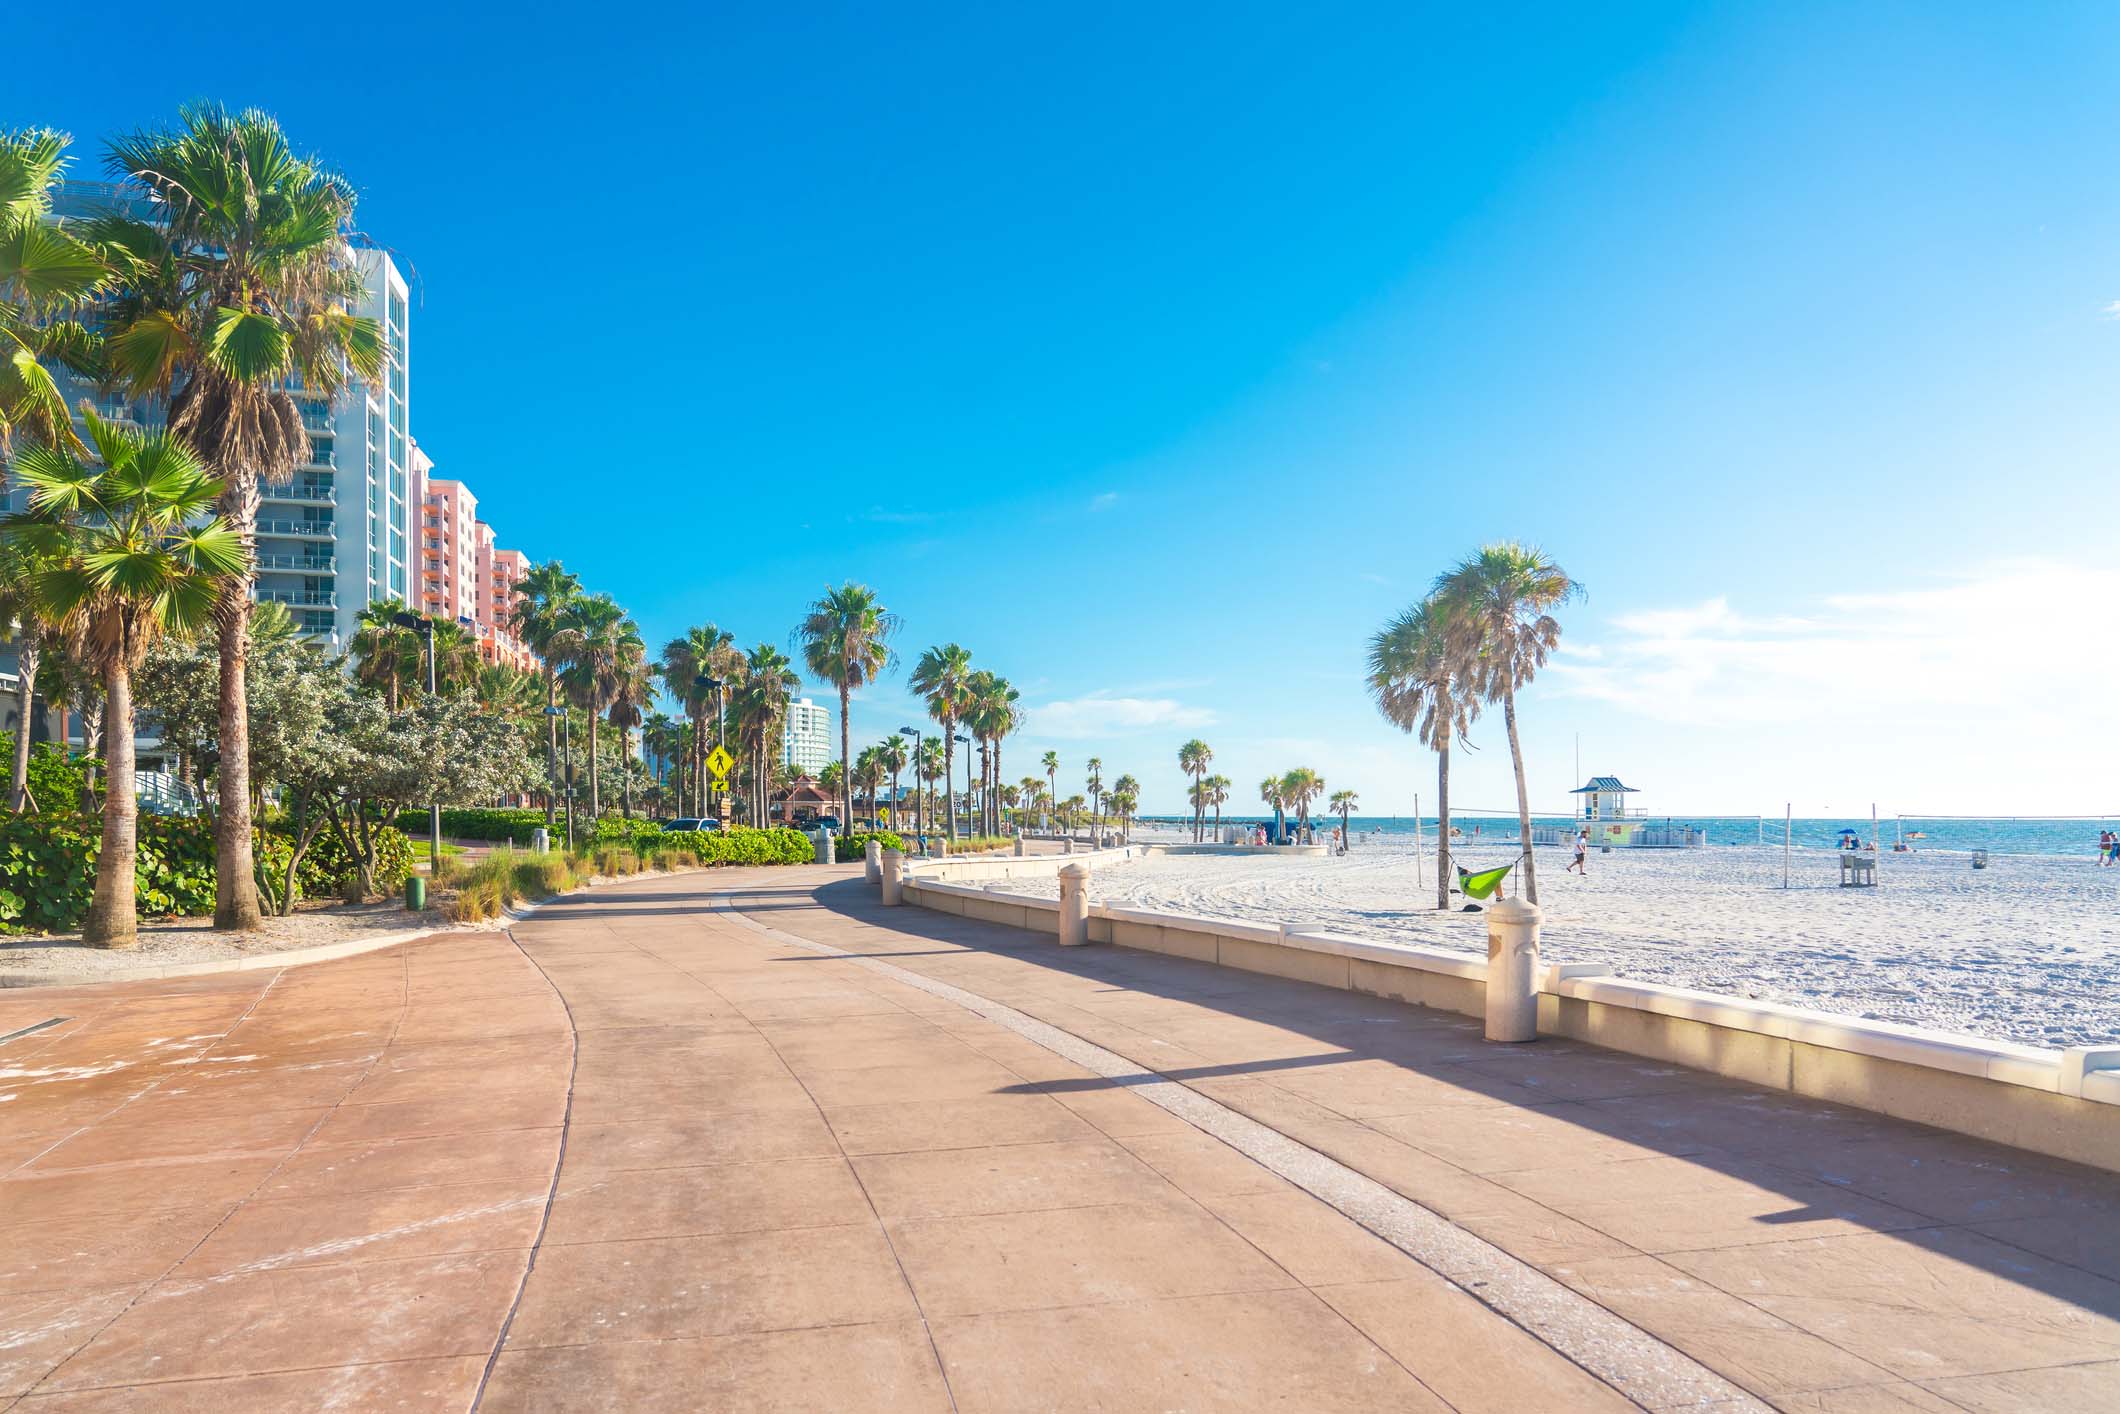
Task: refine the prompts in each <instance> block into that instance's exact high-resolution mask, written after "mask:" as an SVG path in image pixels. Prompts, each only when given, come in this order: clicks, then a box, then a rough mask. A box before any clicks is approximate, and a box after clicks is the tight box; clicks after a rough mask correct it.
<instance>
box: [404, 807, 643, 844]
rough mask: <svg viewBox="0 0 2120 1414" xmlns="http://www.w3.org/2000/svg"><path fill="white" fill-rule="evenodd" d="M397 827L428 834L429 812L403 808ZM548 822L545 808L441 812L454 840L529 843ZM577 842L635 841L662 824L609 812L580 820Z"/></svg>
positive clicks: (557, 825)
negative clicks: (591, 822)
mask: <svg viewBox="0 0 2120 1414" xmlns="http://www.w3.org/2000/svg"><path fill="white" fill-rule="evenodd" d="M397 823H398V828H399V829H401V830H403V831H404V832H405V833H406V834H408V835H411V836H413V837H414V838H415V839H418V838H422V837H424V836H425V835H426V833H427V830H428V828H429V821H428V818H427V812H426V811H424V810H404V811H400V812H399V813H398V821H397ZM544 825H545V812H544V811H542V810H444V811H443V812H442V836H443V838H445V839H452V840H481V841H485V842H488V843H491V844H514V845H527V844H529V843H530V836H531V834H532V833H533V832H534V831H537V830H541V829H543V828H544ZM576 825H577V827H578V828H577V829H576V831H575V833H576V835H577V836H578V838H577V839H576V843H577V844H579V843H584V842H586V843H590V844H632V843H634V842H636V841H638V840H641V839H644V838H646V837H648V836H650V835H659V834H661V833H662V826H661V825H660V824H658V823H656V822H655V821H653V820H649V819H644V818H639V817H636V818H634V819H631V820H628V819H626V818H624V817H623V816H618V815H606V816H605V817H604V818H603V819H601V820H599V821H597V822H596V828H595V829H593V830H592V829H589V828H587V827H586V825H585V823H584V822H582V821H580V820H577V821H576ZM563 828H564V827H563V825H562V824H561V822H560V821H559V820H555V821H554V822H553V829H552V835H553V838H554V839H555V840H557V839H558V838H559V837H560V835H561V833H562V830H563Z"/></svg>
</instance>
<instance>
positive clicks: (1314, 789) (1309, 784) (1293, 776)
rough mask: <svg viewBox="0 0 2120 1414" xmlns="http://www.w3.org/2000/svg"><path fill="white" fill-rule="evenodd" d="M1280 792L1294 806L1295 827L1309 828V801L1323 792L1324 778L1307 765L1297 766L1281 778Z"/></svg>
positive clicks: (1300, 828)
mask: <svg viewBox="0 0 2120 1414" xmlns="http://www.w3.org/2000/svg"><path fill="white" fill-rule="evenodd" d="M1281 789H1282V794H1283V795H1284V796H1285V797H1286V798H1287V800H1288V803H1289V804H1290V805H1291V806H1293V807H1294V808H1295V812H1296V828H1297V829H1299V830H1307V829H1309V828H1310V802H1311V801H1313V800H1316V799H1317V798H1318V797H1319V796H1321V795H1323V794H1324V793H1325V778H1324V777H1323V776H1321V775H1319V774H1318V773H1317V772H1316V771H1313V770H1311V769H1310V768H1309V767H1308V766H1298V767H1296V768H1295V769H1294V770H1293V771H1290V772H1289V773H1288V774H1287V775H1285V776H1283V777H1282V778H1281Z"/></svg>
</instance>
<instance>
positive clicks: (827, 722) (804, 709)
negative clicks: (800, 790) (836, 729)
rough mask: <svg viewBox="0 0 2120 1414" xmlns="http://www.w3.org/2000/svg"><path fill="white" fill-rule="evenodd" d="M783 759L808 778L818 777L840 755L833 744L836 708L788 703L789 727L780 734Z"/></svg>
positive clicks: (803, 701)
mask: <svg viewBox="0 0 2120 1414" xmlns="http://www.w3.org/2000/svg"><path fill="white" fill-rule="evenodd" d="M780 750H781V758H782V759H783V760H785V761H786V762H787V763H788V764H789V765H790V766H793V767H794V768H795V769H796V770H798V771H800V772H802V773H803V774H804V775H806V776H815V775H816V774H817V773H818V772H820V771H822V770H823V769H824V768H825V763H826V762H828V761H831V760H832V759H833V758H834V757H836V756H837V755H838V754H839V752H838V749H837V748H836V747H835V746H834V745H833V743H832V709H831V708H829V707H825V706H821V705H819V704H818V703H815V702H812V701H811V700H810V699H809V698H807V697H804V698H799V699H797V700H796V701H794V702H792V703H790V704H788V724H787V725H786V726H785V727H783V728H781V732H780Z"/></svg>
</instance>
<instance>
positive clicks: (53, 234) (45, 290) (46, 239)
mask: <svg viewBox="0 0 2120 1414" xmlns="http://www.w3.org/2000/svg"><path fill="white" fill-rule="evenodd" d="M67 142H68V139H67V138H66V136H65V135H64V134H61V133H55V132H52V131H50V130H49V129H44V128H25V129H22V130H20V131H13V132H10V131H0V458H5V457H6V456H8V455H9V454H10V452H11V450H12V448H13V445H14V439H15V437H16V435H17V434H18V433H19V434H22V435H24V436H26V437H27V438H28V439H29V440H30V441H33V442H42V443H44V444H45V445H46V446H51V447H60V448H63V449H65V450H67V451H72V452H85V451H86V450H87V448H85V447H83V446H82V444H81V438H80V435H79V434H78V433H76V432H75V431H74V425H73V420H72V418H71V417H70V416H69V415H68V413H67V410H66V396H65V394H64V393H62V392H61V391H60V389H59V384H58V380H57V379H56V378H55V377H54V376H53V372H52V370H53V368H54V367H55V366H56V367H64V368H67V369H70V370H71V371H73V372H75V373H79V374H82V375H84V376H89V377H93V376H95V374H96V373H97V372H98V367H97V360H98V345H99V343H100V339H99V337H98V336H97V335H96V334H95V333H94V332H92V331H91V330H90V329H89V328H88V327H87V326H86V325H85V324H83V323H82V322H81V321H80V320H79V319H77V318H74V317H72V316H73V314H74V311H75V310H76V309H77V308H78V307H79V306H80V305H81V304H83V303H84V302H85V301H87V300H88V299H89V298H90V297H92V296H93V295H95V294H96V293H97V292H98V291H99V290H101V289H102V288H103V284H104V280H105V276H106V268H105V266H104V263H103V261H102V259H101V258H100V257H99V256H98V255H97V253H96V251H95V250H94V249H93V248H92V247H90V246H89V245H87V244H86V243H84V242H82V241H79V240H76V239H75V238H74V236H73V235H72V234H71V233H70V232H68V231H67V230H66V229H65V228H64V227H63V226H60V225H56V224H54V223H53V222H52V221H51V220H49V219H48V216H49V213H50V211H51V191H52V187H53V186H54V185H55V184H56V183H57V182H58V180H59V175H60V173H61V172H63V171H64V170H65V168H66V165H67V161H68V158H67V156H66V145H67ZM33 675H34V674H33ZM24 720H25V721H26V720H28V719H27V718H24Z"/></svg>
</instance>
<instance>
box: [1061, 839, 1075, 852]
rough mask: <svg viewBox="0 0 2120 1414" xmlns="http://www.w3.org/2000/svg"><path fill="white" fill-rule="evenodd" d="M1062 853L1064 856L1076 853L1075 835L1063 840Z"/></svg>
mask: <svg viewBox="0 0 2120 1414" xmlns="http://www.w3.org/2000/svg"><path fill="white" fill-rule="evenodd" d="M1060 852H1061V853H1062V854H1073V853H1074V852H1075V837H1074V836H1073V835H1067V836H1065V837H1063V838H1062V839H1061V841H1060Z"/></svg>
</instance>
